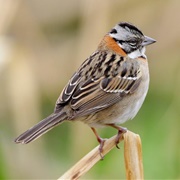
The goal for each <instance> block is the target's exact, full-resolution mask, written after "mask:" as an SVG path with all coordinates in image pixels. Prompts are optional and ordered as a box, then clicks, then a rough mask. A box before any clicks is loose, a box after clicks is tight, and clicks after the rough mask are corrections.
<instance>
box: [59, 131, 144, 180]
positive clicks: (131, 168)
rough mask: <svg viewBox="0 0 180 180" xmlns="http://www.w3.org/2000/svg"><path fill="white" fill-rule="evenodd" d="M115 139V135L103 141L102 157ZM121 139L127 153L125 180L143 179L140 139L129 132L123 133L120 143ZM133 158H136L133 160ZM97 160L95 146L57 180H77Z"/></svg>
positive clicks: (113, 145)
mask: <svg viewBox="0 0 180 180" xmlns="http://www.w3.org/2000/svg"><path fill="white" fill-rule="evenodd" d="M116 137H117V136H116V135H115V136H113V137H112V138H110V139H107V140H106V141H105V143H104V147H103V153H102V155H103V156H105V155H106V154H107V153H108V152H109V151H110V150H111V149H113V148H114V147H115V146H116V144H115V140H116ZM123 138H124V140H125V141H126V142H125V151H127V152H125V153H124V154H125V163H126V174H127V179H128V180H129V179H131V180H132V179H133V180H135V179H143V168H142V167H143V166H142V157H140V156H141V155H142V153H141V143H140V138H139V136H138V135H137V134H134V133H132V132H130V131H127V133H125V134H124V135H123V137H121V138H120V141H122V140H123ZM134 141H136V142H134ZM131 143H132V147H131ZM133 152H134V154H133ZM134 156H138V157H136V158H134ZM138 159H139V160H140V162H138ZM99 160H101V156H100V154H99V146H97V147H96V148H94V149H93V150H92V151H91V152H89V153H88V154H87V155H86V156H84V157H83V158H82V159H81V160H80V161H79V162H77V163H76V164H75V165H74V166H73V167H72V168H71V169H69V170H68V171H67V172H65V173H64V174H63V175H62V176H61V177H60V178H59V179H58V180H63V179H73V180H76V179H79V178H80V177H81V176H82V175H84V174H85V173H86V172H87V171H89V170H90V169H91V167H93V166H94V165H95V164H96V163H97V162H98V161H99Z"/></svg>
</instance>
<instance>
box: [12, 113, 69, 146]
mask: <svg viewBox="0 0 180 180" xmlns="http://www.w3.org/2000/svg"><path fill="white" fill-rule="evenodd" d="M65 119H67V115H66V113H62V114H55V113H52V114H51V115H49V116H48V117H47V118H45V119H43V120H42V121H40V122H39V123H38V124H36V125H35V126H33V127H32V128H30V129H28V130H27V131H25V132H24V133H22V134H21V135H20V136H18V137H17V138H16V139H15V140H14V141H15V142H16V143H22V144H27V143H30V142H31V141H34V140H35V139H37V138H39V137H40V136H42V135H43V134H44V133H46V132H47V131H49V130H51V129H52V128H53V127H55V126H57V125H59V124H60V123H62V122H63V121H64V120H65Z"/></svg>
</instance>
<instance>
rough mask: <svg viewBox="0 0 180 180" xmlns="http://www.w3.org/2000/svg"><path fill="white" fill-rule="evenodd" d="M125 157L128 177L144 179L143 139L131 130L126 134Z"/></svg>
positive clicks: (130, 178)
mask: <svg viewBox="0 0 180 180" xmlns="http://www.w3.org/2000/svg"><path fill="white" fill-rule="evenodd" d="M124 159H125V166H126V179H127V180H132V179H141V180H142V179H144V173H143V163H142V148H141V139H140V137H139V135H137V134H134V133H132V132H130V131H129V132H128V133H125V134H124Z"/></svg>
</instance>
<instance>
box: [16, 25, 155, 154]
mask: <svg viewBox="0 0 180 180" xmlns="http://www.w3.org/2000/svg"><path fill="white" fill-rule="evenodd" d="M155 42H156V40H155V39H153V38H151V37H148V36H146V35H144V34H143V33H142V31H141V30H140V29H138V28H137V27H136V26H135V25H133V24H131V23H129V22H120V23H118V24H116V25H115V26H114V27H113V28H112V29H111V30H110V31H109V32H108V33H107V34H105V36H104V37H103V39H102V40H101V41H100V43H99V45H98V47H97V49H96V50H95V51H94V52H93V53H92V54H91V55H90V56H89V57H88V58H87V59H86V60H85V61H84V62H83V63H82V64H81V65H80V67H79V68H78V69H77V71H76V72H75V73H74V74H73V75H72V77H71V78H70V80H69V81H68V83H67V84H66V85H65V87H64V89H63V90H62V92H61V94H60V96H59V98H58V99H57V101H56V104H55V108H54V112H53V113H52V114H50V115H49V116H48V117H46V118H45V119H43V120H41V121H40V122H39V123H37V124H36V125H34V126H33V127H31V128H30V129H28V130H27V131H25V132H24V133H22V134H21V135H20V136H18V137H17V138H16V139H15V143H22V144H27V143H30V142H32V141H34V140H35V139H37V138H39V137H40V136H41V135H43V134H44V133H46V132H48V131H49V130H51V129H52V128H54V127H55V126H57V125H59V124H61V123H62V122H64V121H71V122H74V121H81V122H83V123H85V124H87V125H88V126H89V127H90V128H91V129H92V131H93V132H94V134H95V136H96V138H97V141H98V142H99V152H100V155H101V157H102V152H103V146H104V142H105V139H103V138H101V137H100V135H99V134H98V133H97V130H96V129H97V128H101V127H107V126H110V127H113V128H115V129H117V131H118V133H117V137H116V141H115V143H116V145H117V144H118V143H119V138H120V137H121V135H122V134H124V133H125V132H127V129H126V128H123V127H121V126H120V125H121V124H123V123H124V122H126V121H128V120H130V119H133V118H134V117H135V116H136V114H137V113H138V111H139V109H140V108H141V106H142V104H143V102H144V100H145V97H146V95H147V92H148V89H149V79H150V78H149V68H148V59H147V57H146V55H145V50H146V46H148V45H150V44H153V43H155ZM117 147H118V146H117Z"/></svg>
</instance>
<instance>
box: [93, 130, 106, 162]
mask: <svg viewBox="0 0 180 180" xmlns="http://www.w3.org/2000/svg"><path fill="white" fill-rule="evenodd" d="M91 129H92V131H93V133H94V134H95V136H96V138H97V141H98V142H99V144H100V145H99V154H100V156H101V159H102V160H103V159H104V156H103V155H102V152H103V147H104V142H105V139H102V138H101V137H100V136H99V135H98V133H97V131H96V129H95V128H93V127H91Z"/></svg>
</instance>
